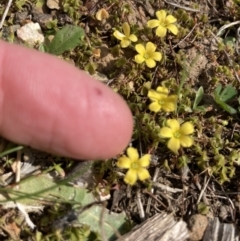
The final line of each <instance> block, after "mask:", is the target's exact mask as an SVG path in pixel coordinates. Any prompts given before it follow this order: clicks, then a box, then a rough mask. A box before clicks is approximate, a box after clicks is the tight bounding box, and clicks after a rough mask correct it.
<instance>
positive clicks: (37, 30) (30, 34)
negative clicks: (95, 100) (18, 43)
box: [17, 22, 44, 45]
mask: <svg viewBox="0 0 240 241" xmlns="http://www.w3.org/2000/svg"><path fill="white" fill-rule="evenodd" d="M17 36H18V38H19V39H21V40H22V41H24V42H26V43H28V44H30V45H34V44H37V43H38V44H41V43H43V42H44V36H43V33H42V30H41V27H40V25H39V24H38V23H33V22H30V23H27V24H25V25H24V26H22V27H21V28H19V29H18V30H17Z"/></svg>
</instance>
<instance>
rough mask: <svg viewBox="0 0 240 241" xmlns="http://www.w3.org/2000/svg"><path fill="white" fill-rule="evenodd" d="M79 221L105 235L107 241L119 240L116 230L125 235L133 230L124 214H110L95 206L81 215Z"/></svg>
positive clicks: (104, 209)
mask: <svg viewBox="0 0 240 241" xmlns="http://www.w3.org/2000/svg"><path fill="white" fill-rule="evenodd" d="M101 217H102V218H101ZM78 220H79V222H80V223H81V224H86V225H89V226H90V228H91V230H92V231H94V232H97V233H99V234H100V235H101V234H103V235H105V238H106V240H109V241H113V240H116V238H117V237H116V236H115V232H114V230H117V231H118V232H119V233H120V234H124V233H126V232H128V231H129V230H130V228H131V226H130V223H129V222H127V221H126V214H125V213H124V212H122V213H111V214H109V210H107V209H106V208H104V207H103V206H99V205H94V206H92V207H91V208H90V209H88V210H87V211H85V212H83V213H81V214H80V215H79V216H78ZM101 226H102V227H101ZM102 232H103V233H102Z"/></svg>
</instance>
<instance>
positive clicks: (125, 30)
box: [122, 22, 130, 37]
mask: <svg viewBox="0 0 240 241" xmlns="http://www.w3.org/2000/svg"><path fill="white" fill-rule="evenodd" d="M122 28H123V33H124V34H125V36H126V37H128V36H129V35H130V26H129V24H128V23H126V22H125V23H123V25H122Z"/></svg>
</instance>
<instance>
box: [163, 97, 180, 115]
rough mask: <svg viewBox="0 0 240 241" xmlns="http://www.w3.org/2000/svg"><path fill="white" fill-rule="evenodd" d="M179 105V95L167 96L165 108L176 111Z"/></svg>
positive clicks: (167, 110) (165, 109)
mask: <svg viewBox="0 0 240 241" xmlns="http://www.w3.org/2000/svg"><path fill="white" fill-rule="evenodd" d="M176 107H177V96H174V95H171V96H169V97H167V98H166V99H165V101H164V104H163V106H162V108H163V110H164V111H166V112H171V111H175V110H176Z"/></svg>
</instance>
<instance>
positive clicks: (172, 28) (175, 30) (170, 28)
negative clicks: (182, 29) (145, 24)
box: [167, 24, 178, 35]
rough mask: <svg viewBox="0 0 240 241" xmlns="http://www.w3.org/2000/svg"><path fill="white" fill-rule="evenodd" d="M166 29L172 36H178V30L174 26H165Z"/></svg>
mask: <svg viewBox="0 0 240 241" xmlns="http://www.w3.org/2000/svg"><path fill="white" fill-rule="evenodd" d="M167 29H168V30H169V31H170V32H171V33H173V34H174V35H177V34H178V28H177V26H176V25H174V24H169V25H168V26H167Z"/></svg>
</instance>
